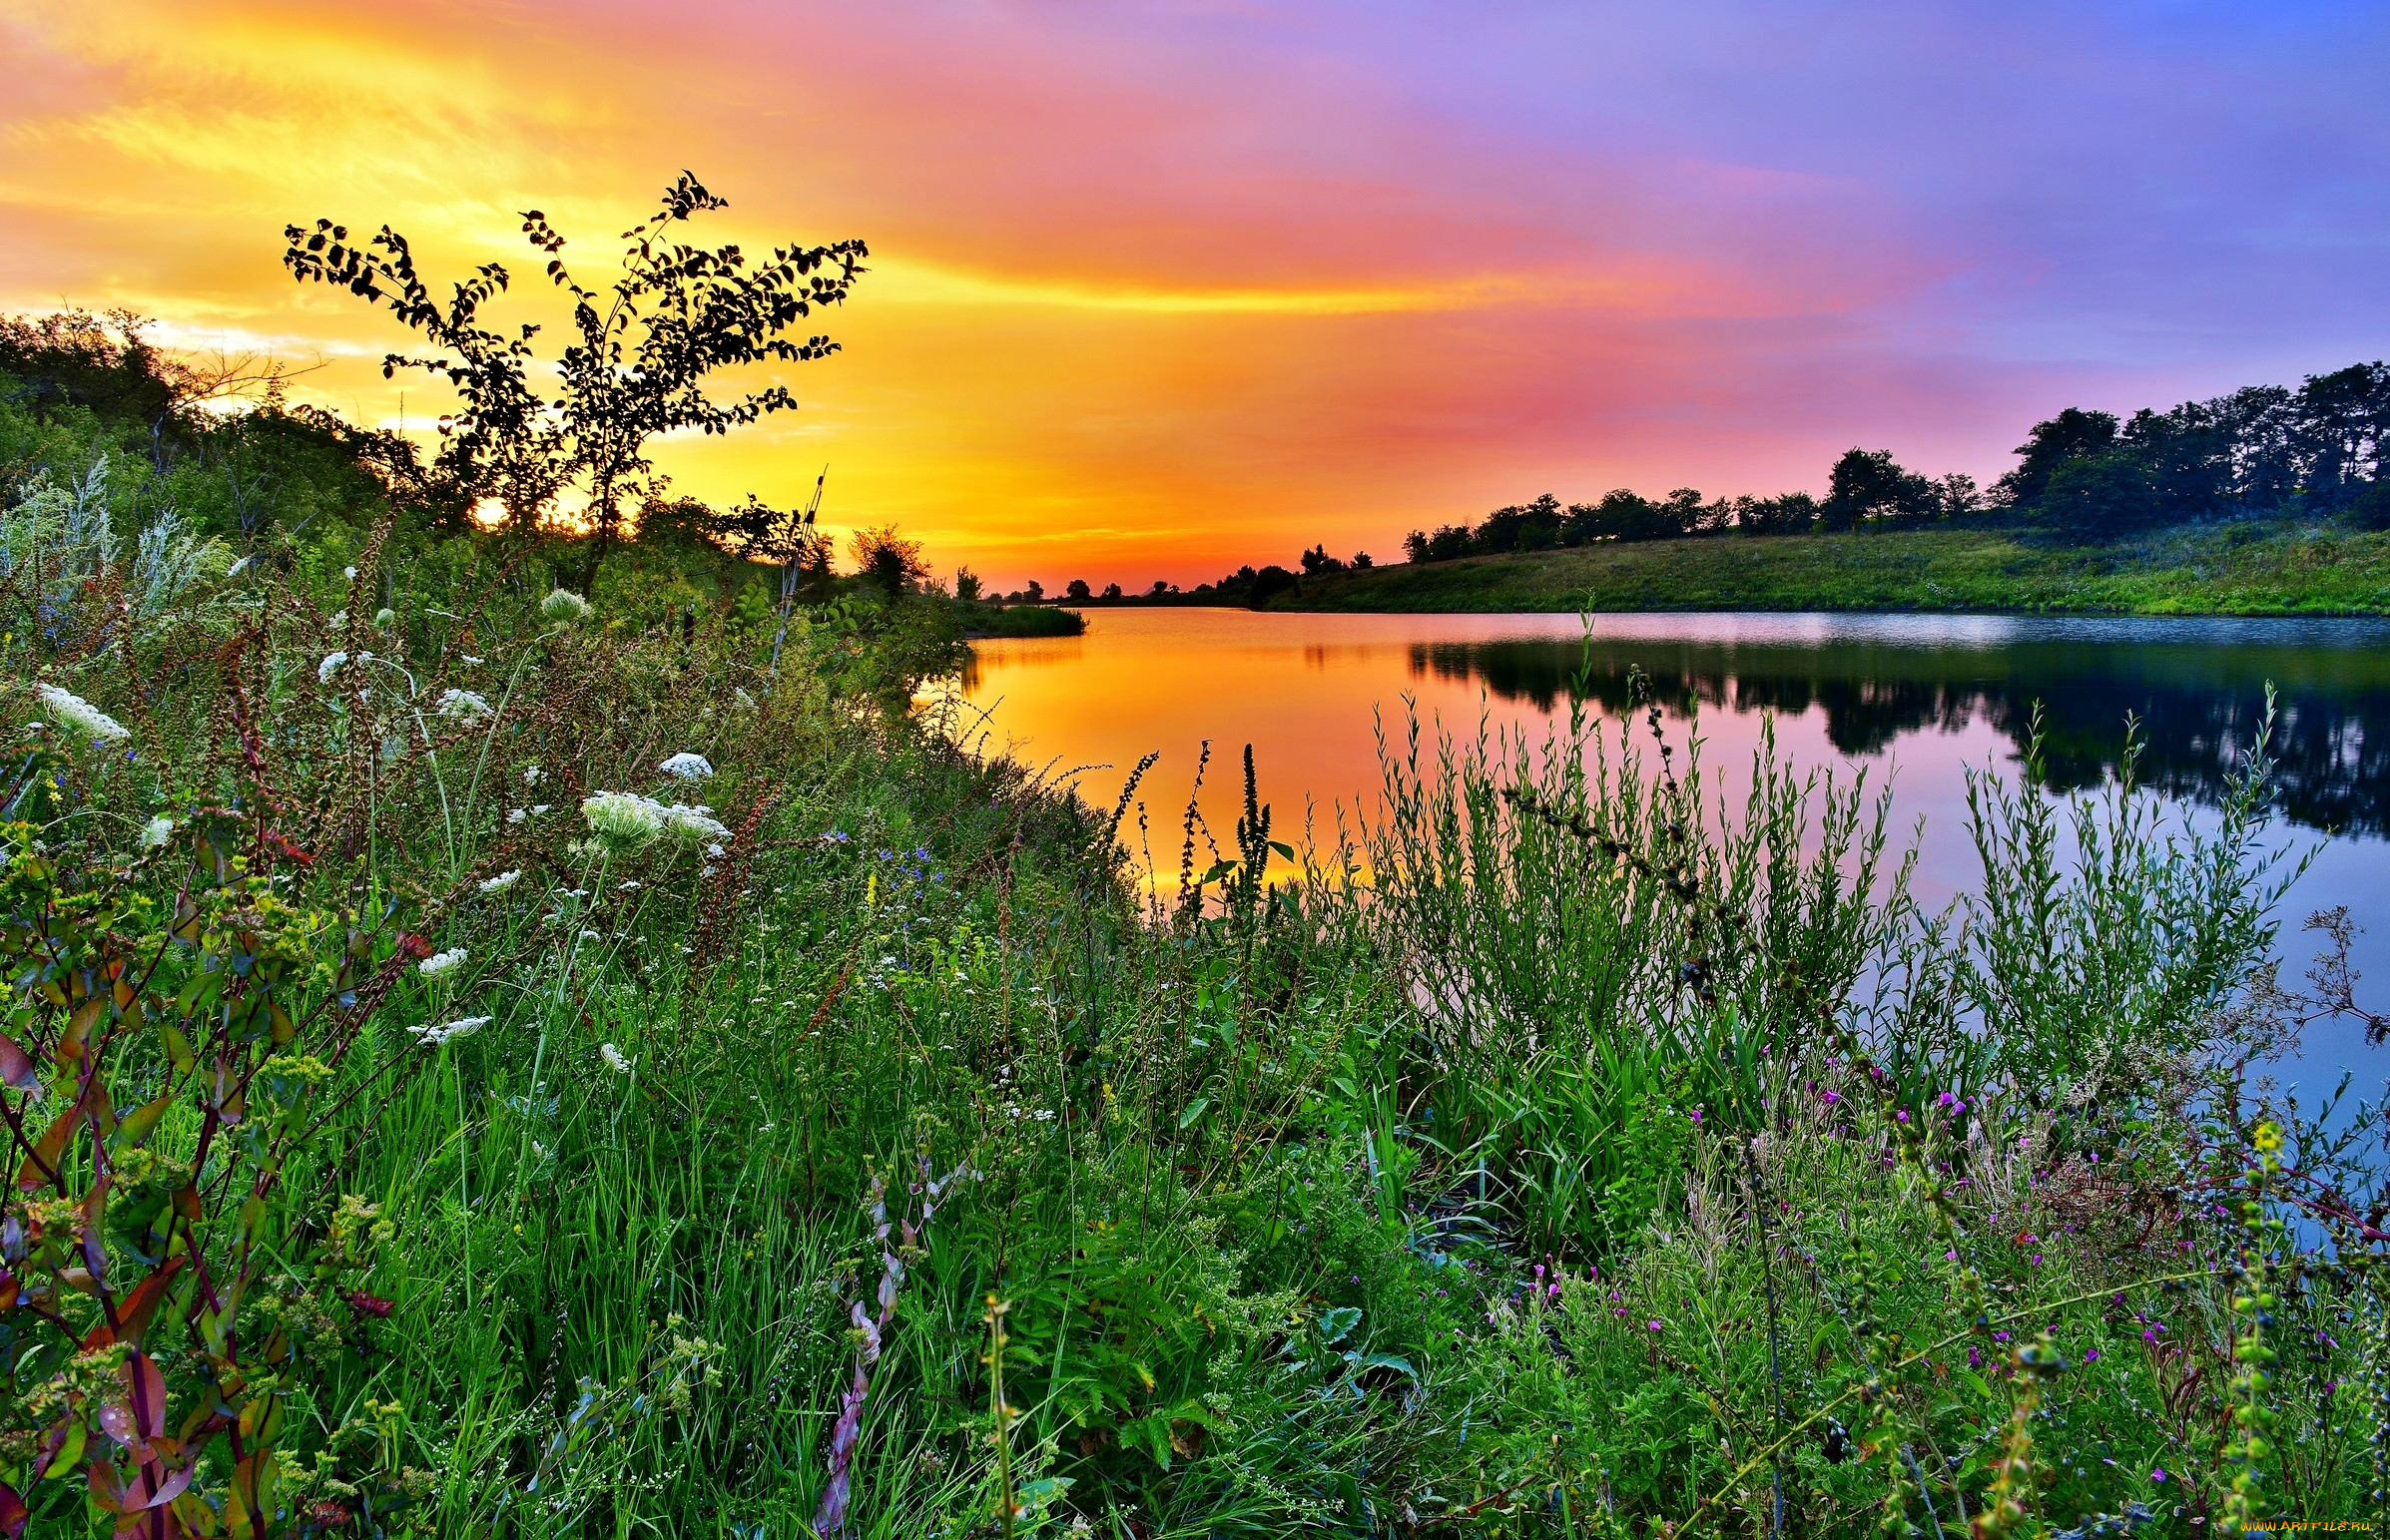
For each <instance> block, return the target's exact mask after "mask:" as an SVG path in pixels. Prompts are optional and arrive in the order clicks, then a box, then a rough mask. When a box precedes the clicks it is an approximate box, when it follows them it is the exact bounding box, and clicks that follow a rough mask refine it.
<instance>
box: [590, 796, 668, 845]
mask: <svg viewBox="0 0 2390 1540" xmlns="http://www.w3.org/2000/svg"><path fill="white" fill-rule="evenodd" d="M581 816H582V817H584V818H586V819H588V820H589V830H590V832H591V833H593V834H595V835H597V836H598V838H599V840H600V841H602V842H603V843H604V844H605V846H606V847H607V848H608V849H611V850H633V849H637V848H638V847H639V846H641V845H644V844H646V843H648V842H649V841H651V840H653V839H654V838H655V837H656V836H657V835H658V834H661V833H663V832H664V825H665V820H666V818H667V816H668V814H667V813H666V811H665V809H664V806H663V804H661V803H659V802H658V801H656V800H655V799H654V798H653V797H647V796H641V795H639V794H637V793H636V792H632V791H600V792H597V793H596V794H594V795H591V796H585V797H583V798H581Z"/></svg>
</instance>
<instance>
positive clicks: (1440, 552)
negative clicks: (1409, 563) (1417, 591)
mask: <svg viewBox="0 0 2390 1540" xmlns="http://www.w3.org/2000/svg"><path fill="white" fill-rule="evenodd" d="M1424 550H1425V554H1424V555H1423V556H1421V557H1418V558H1415V560H1425V561H1431V562H1449V561H1457V560H1459V559H1460V558H1461V557H1464V556H1470V555H1474V554H1475V548H1474V547H1473V546H1472V544H1471V542H1470V530H1469V526H1468V525H1466V524H1444V525H1439V526H1438V527H1437V530H1436V533H1435V534H1433V535H1430V536H1428V538H1427V544H1426V546H1425V548H1424Z"/></svg>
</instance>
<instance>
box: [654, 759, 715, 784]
mask: <svg viewBox="0 0 2390 1540" xmlns="http://www.w3.org/2000/svg"><path fill="white" fill-rule="evenodd" d="M656 769H658V770H662V771H663V772H664V773H665V774H667V775H670V776H672V777H673V778H675V779H677V780H703V779H705V778H706V777H707V776H708V775H711V774H713V773H714V762H713V761H711V760H709V759H707V758H706V757H705V756H704V755H702V754H676V755H674V756H673V757H672V758H671V759H669V760H666V761H665V762H664V763H663V764H661V765H659V766H657V767H656Z"/></svg>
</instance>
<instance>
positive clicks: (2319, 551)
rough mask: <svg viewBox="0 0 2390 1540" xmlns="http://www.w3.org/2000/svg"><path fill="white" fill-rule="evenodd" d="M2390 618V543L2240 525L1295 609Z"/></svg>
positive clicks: (1821, 542) (1575, 573)
mask: <svg viewBox="0 0 2390 1540" xmlns="http://www.w3.org/2000/svg"><path fill="white" fill-rule="evenodd" d="M1584 607H1590V608H1592V609H1596V610H1943V611H1949V610H2008V611H2044V612H2070V611H2073V612H2109V613H2123V614H2146V615H2166V614H2218V615H2280V614H2382V613H2385V612H2390V534H2380V533H2373V534H2359V533H2353V532H2351V531H2348V530H2345V529H2341V528H2339V527H2336V526H2332V525H2325V524H2289V523H2284V524H2276V525H2255V524H2233V525H2215V526H2202V527H2199V528H2194V529H2186V530H2175V531H2168V532H2166V533H2164V534H2160V535H2153V536H2150V537H2147V538H2145V539H2142V540H2136V541H2125V542H2119V543H2117V544H2114V545H2108V546H2048V545H2042V544H2039V543H2036V542H2031V541H2029V540H2027V539H2021V538H2020V537H2019V536H2018V534H2017V533H2016V532H2014V531H2007V530H1988V529H1939V530H1913V531H1902V532H1898V533H1886V534H1859V535H1789V536H1778V537H1772V538H1770V537H1761V538H1740V537H1724V538H1716V539H1705V540H1676V541H1666V542H1661V543H1657V544H1651V545H1628V546H1610V547H1604V548H1600V549H1579V550H1568V551H1542V552H1536V553H1533V554H1531V555H1517V556H1486V557H1476V558H1472V559H1470V560H1467V561H1457V562H1439V563H1434V564H1431V565H1424V566H1420V565H1412V566H1399V567H1380V568H1376V569H1374V570H1372V571H1369V572H1358V573H1344V574H1339V575H1338V576H1335V577H1332V578H1329V579H1327V580H1326V581H1325V582H1321V583H1316V584H1307V585H1305V587H1304V588H1303V589H1302V590H1301V591H1300V592H1298V593H1295V594H1290V595H1288V596H1286V597H1285V598H1283V599H1280V600H1279V601H1278V602H1277V603H1276V604H1275V605H1273V606H1272V608H1276V609H1288V610H1363V611H1368V610H1375V611H1410V612H1437V611H1518V610H1574V609H1578V608H1584Z"/></svg>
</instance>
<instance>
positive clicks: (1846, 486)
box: [1818, 449, 1941, 529]
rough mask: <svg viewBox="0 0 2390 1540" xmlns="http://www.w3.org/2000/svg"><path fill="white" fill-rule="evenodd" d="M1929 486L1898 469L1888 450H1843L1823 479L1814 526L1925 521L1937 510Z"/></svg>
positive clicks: (1845, 527)
mask: <svg viewBox="0 0 2390 1540" xmlns="http://www.w3.org/2000/svg"><path fill="white" fill-rule="evenodd" d="M1940 506H1941V505H1940V500H1939V498H1937V496H1936V495H1935V489H1934V483H1932V482H1931V481H1928V480H1927V479H1926V478H1925V477H1923V476H1920V475H1918V474H1917V473H1916V472H1915V471H1912V470H1907V469H1904V468H1903V467H1902V466H1901V464H1900V462H1898V461H1897V460H1895V459H1893V457H1892V451H1891V450H1889V449H1874V450H1869V449H1847V450H1845V451H1844V452H1843V456H1842V458H1841V459H1839V460H1836V461H1835V462H1834V469H1833V470H1832V472H1830V473H1829V474H1828V476H1827V478H1826V501H1825V503H1824V505H1823V506H1822V507H1821V509H1820V510H1819V521H1818V522H1819V524H1820V527H1822V528H1828V529H1852V528H1855V527H1857V526H1858V525H1860V524H1869V523H1890V522H1896V521H1900V520H1907V519H1922V518H1930V517H1931V516H1933V515H1934V514H1935V513H1937V512H1939V511H1940Z"/></svg>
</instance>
